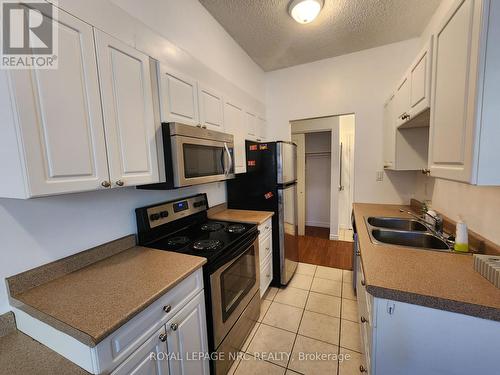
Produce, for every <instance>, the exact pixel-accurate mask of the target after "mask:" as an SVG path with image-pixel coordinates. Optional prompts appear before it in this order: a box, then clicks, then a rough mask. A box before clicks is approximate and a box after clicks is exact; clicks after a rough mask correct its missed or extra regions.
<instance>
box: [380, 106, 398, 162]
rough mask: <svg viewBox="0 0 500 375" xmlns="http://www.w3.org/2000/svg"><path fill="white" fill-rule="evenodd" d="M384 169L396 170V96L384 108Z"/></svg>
mask: <svg viewBox="0 0 500 375" xmlns="http://www.w3.org/2000/svg"><path fill="white" fill-rule="evenodd" d="M383 136H384V139H383V144H384V168H388V169H391V168H395V166H396V165H395V164H396V161H395V157H396V117H395V116H394V96H392V97H391V98H390V99H389V101H388V102H387V103H386V104H385V106H384V132H383Z"/></svg>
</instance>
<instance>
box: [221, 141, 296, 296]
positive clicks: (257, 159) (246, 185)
mask: <svg viewBox="0 0 500 375" xmlns="http://www.w3.org/2000/svg"><path fill="white" fill-rule="evenodd" d="M245 147H246V163H247V173H243V174H237V175H236V178H235V179H233V180H228V181H227V195H228V200H227V204H228V207H229V208H235V209H247V210H261V211H273V212H274V215H273V219H272V221H273V232H272V236H273V285H275V286H276V285H277V286H279V285H286V284H288V282H289V281H290V279H291V278H292V276H293V274H294V273H295V270H296V268H297V263H298V237H297V235H298V228H297V146H296V145H295V144H294V143H291V142H283V141H279V142H267V143H256V142H251V141H246V142H245Z"/></svg>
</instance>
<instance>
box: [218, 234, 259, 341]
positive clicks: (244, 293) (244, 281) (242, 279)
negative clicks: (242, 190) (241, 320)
mask: <svg viewBox="0 0 500 375" xmlns="http://www.w3.org/2000/svg"><path fill="white" fill-rule="evenodd" d="M231 254H232V255H231V256H230V258H231V259H230V260H227V262H226V263H224V264H223V265H221V266H220V267H218V268H217V269H216V270H215V271H214V272H213V273H212V274H211V275H210V288H211V292H212V316H213V326H214V343H215V348H218V347H219V345H220V343H221V342H222V340H223V339H224V337H225V336H226V335H227V334H228V333H229V331H230V329H231V328H232V327H233V325H234V324H235V323H236V320H237V319H238V317H239V316H240V315H241V313H242V312H243V310H244V309H245V307H246V306H247V305H248V303H249V302H250V300H251V299H252V297H253V296H254V295H255V293H256V292H257V291H258V290H259V278H260V275H259V271H258V267H259V242H258V237H257V235H256V236H254V237H252V239H251V240H249V241H246V242H245V243H244V244H242V245H240V246H238V249H236V250H235V251H234V252H231Z"/></svg>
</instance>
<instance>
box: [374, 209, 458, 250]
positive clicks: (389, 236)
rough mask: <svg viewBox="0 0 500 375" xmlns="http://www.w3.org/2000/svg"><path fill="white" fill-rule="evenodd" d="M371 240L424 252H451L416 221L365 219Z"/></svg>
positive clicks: (385, 218) (442, 241)
mask: <svg viewBox="0 0 500 375" xmlns="http://www.w3.org/2000/svg"><path fill="white" fill-rule="evenodd" d="M365 221H366V225H367V227H368V232H369V234H370V238H371V240H372V242H373V243H375V244H387V245H397V246H405V247H411V248H418V249H424V250H436V251H450V247H449V246H448V244H447V243H446V241H444V240H443V239H441V238H439V237H438V236H436V235H434V234H433V233H432V232H431V231H430V229H429V228H427V226H425V225H424V224H423V223H421V222H420V221H418V220H415V219H405V218H398V217H375V216H371V217H368V218H365Z"/></svg>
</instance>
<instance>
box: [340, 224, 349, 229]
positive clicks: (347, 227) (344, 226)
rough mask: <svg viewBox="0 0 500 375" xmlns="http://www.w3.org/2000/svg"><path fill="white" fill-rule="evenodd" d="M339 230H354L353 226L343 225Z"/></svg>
mask: <svg viewBox="0 0 500 375" xmlns="http://www.w3.org/2000/svg"><path fill="white" fill-rule="evenodd" d="M339 228H340V229H347V230H351V229H352V226H351V225H343V224H340V225H339Z"/></svg>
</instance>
